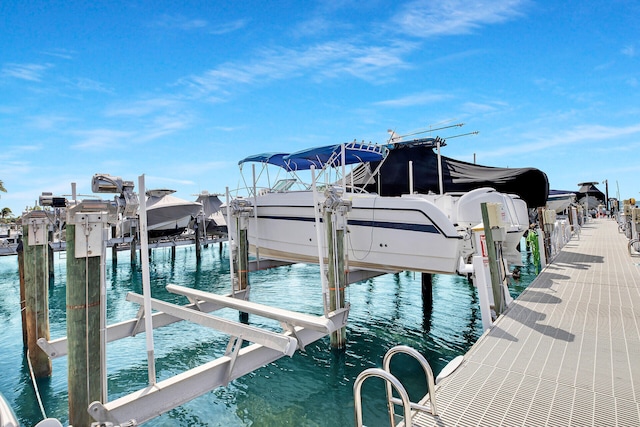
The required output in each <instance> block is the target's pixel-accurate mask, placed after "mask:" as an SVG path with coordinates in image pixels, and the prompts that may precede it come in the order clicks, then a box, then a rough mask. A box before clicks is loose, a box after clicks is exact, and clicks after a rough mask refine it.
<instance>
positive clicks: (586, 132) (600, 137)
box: [486, 123, 640, 157]
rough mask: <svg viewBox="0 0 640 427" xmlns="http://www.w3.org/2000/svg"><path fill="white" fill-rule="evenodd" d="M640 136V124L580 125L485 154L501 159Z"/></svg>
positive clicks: (608, 142)
mask: <svg viewBox="0 0 640 427" xmlns="http://www.w3.org/2000/svg"><path fill="white" fill-rule="evenodd" d="M635 134H640V123H639V124H635V125H630V126H623V127H613V126H602V125H582V126H576V127H574V128H573V129H569V130H566V131H564V132H557V133H555V134H553V135H549V134H544V135H542V136H535V137H532V138H530V139H531V142H528V143H527V142H522V143H520V144H518V145H512V146H508V147H504V148H501V149H498V150H494V151H491V152H489V153H486V155H487V156H490V157H502V156H511V155H515V154H517V155H519V154H526V153H534V152H538V151H548V150H549V149H550V148H557V147H560V146H568V145H576V144H586V143H593V142H602V143H603V144H610V143H611V141H615V140H616V139H619V138H623V137H626V136H630V135H635Z"/></svg>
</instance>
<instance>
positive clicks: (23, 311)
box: [16, 240, 28, 348]
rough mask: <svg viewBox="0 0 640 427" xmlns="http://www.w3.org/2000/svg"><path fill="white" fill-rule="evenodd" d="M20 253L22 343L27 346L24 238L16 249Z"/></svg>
mask: <svg viewBox="0 0 640 427" xmlns="http://www.w3.org/2000/svg"><path fill="white" fill-rule="evenodd" d="M16 252H17V254H18V276H19V278H20V313H21V314H22V345H23V346H24V348H27V343H28V340H27V312H26V309H25V300H26V296H25V289H24V286H25V285H24V246H23V243H22V240H20V242H19V243H18V248H17V249H16Z"/></svg>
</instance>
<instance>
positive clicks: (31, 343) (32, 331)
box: [23, 214, 52, 378]
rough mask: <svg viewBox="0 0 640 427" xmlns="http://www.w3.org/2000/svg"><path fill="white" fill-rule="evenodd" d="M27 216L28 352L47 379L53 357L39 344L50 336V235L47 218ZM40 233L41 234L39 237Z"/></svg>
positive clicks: (38, 372) (36, 372) (39, 375)
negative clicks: (39, 341)
mask: <svg viewBox="0 0 640 427" xmlns="http://www.w3.org/2000/svg"><path fill="white" fill-rule="evenodd" d="M32 218H33V222H32ZM25 219H26V220H27V221H26V225H23V236H24V237H23V238H24V246H23V248H24V285H25V286H24V288H25V311H24V312H25V319H26V322H25V323H26V327H27V351H28V356H29V361H30V363H31V366H32V367H33V372H34V375H35V377H36V378H43V377H49V376H51V369H52V368H51V360H50V359H49V356H48V355H47V354H46V353H45V352H44V351H42V349H40V347H39V346H38V344H37V341H38V338H45V339H46V340H49V338H50V335H49V268H48V265H47V264H48V258H49V257H48V252H47V248H48V246H49V245H48V242H47V237H48V234H47V233H46V231H45V232H43V231H42V228H44V218H39V215H38V214H34V215H33V216H31V214H29V215H27V218H25ZM23 221H24V220H23ZM23 224H25V222H23ZM34 224H36V225H34ZM37 228H40V230H41V232H37V231H35V230H36V229H37ZM30 229H31V235H29V230H30ZM36 235H37V236H39V237H35V236H36Z"/></svg>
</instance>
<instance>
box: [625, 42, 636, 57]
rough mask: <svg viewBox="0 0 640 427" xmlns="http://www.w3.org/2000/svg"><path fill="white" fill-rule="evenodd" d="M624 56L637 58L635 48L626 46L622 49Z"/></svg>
mask: <svg viewBox="0 0 640 427" xmlns="http://www.w3.org/2000/svg"><path fill="white" fill-rule="evenodd" d="M622 54H623V55H625V56H629V57H631V58H633V57H635V56H636V55H637V52H636V48H635V46H633V45H628V46H625V47H624V48H623V49H622Z"/></svg>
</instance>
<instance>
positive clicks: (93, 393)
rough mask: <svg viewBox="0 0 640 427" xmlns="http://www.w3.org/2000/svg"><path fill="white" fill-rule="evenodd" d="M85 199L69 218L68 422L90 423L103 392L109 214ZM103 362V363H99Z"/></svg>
mask: <svg viewBox="0 0 640 427" xmlns="http://www.w3.org/2000/svg"><path fill="white" fill-rule="evenodd" d="M91 205H94V204H93V203H90V204H88V205H85V204H84V203H80V204H78V205H76V206H75V207H73V208H71V209H70V210H69V212H68V218H67V337H68V379H67V381H68V392H69V423H70V424H73V425H78V426H88V425H90V424H91V422H92V421H93V420H92V419H91V417H90V416H89V413H88V412H87V410H86V408H87V407H88V406H89V403H91V402H92V401H94V400H99V399H101V398H104V397H105V396H102V394H103V390H104V389H105V386H106V385H104V384H103V373H102V372H101V371H102V368H103V365H104V362H103V360H102V357H103V351H101V349H102V347H103V345H102V343H101V334H100V332H101V313H100V311H101V306H102V304H101V294H102V293H103V292H102V289H101V288H102V279H103V276H104V275H103V274H102V267H103V266H104V263H103V261H102V258H103V257H104V256H105V254H104V253H103V249H104V247H105V245H104V244H103V240H104V239H105V235H106V231H107V227H106V225H107V216H108V215H107V212H106V211H104V210H99V209H98V210H96V209H95V208H96V207H97V206H91ZM97 361H100V363H96V362H97Z"/></svg>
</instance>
